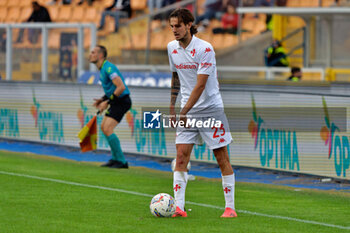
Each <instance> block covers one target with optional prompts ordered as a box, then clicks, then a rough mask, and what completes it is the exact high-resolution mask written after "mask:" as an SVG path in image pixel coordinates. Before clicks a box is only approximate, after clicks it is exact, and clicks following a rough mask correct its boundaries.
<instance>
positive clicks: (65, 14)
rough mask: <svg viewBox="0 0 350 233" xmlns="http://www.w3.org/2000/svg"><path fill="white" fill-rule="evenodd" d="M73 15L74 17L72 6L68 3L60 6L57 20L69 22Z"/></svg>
mask: <svg viewBox="0 0 350 233" xmlns="http://www.w3.org/2000/svg"><path fill="white" fill-rule="evenodd" d="M71 17H72V7H71V6H68V5H63V6H60V10H59V12H58V19H57V20H58V21H59V22H68V21H69V20H70V18H71Z"/></svg>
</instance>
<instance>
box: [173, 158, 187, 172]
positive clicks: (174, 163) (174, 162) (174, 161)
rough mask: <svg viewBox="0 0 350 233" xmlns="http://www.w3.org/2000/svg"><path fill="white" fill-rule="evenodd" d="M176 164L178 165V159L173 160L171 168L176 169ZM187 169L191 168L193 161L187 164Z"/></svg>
mask: <svg viewBox="0 0 350 233" xmlns="http://www.w3.org/2000/svg"><path fill="white" fill-rule="evenodd" d="M175 165H176V159H173V161H172V162H171V170H172V171H174V170H175ZM187 170H188V171H189V170H191V162H190V161H188V164H187Z"/></svg>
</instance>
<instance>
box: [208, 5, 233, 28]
mask: <svg viewBox="0 0 350 233" xmlns="http://www.w3.org/2000/svg"><path fill="white" fill-rule="evenodd" d="M238 20H239V17H238V14H236V9H235V7H234V6H233V5H228V6H227V10H226V13H225V14H224V15H223V16H222V18H221V25H222V27H219V28H214V29H213V33H214V34H219V33H231V34H236V32H237V26H238Z"/></svg>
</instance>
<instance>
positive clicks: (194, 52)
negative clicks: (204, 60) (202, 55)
mask: <svg viewBox="0 0 350 233" xmlns="http://www.w3.org/2000/svg"><path fill="white" fill-rule="evenodd" d="M191 54H192V57H194V55H195V54H196V50H195V49H193V50H192V51H191Z"/></svg>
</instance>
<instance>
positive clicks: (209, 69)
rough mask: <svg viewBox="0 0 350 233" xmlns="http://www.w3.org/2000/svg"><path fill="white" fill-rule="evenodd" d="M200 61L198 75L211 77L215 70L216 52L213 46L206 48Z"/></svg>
mask: <svg viewBox="0 0 350 233" xmlns="http://www.w3.org/2000/svg"><path fill="white" fill-rule="evenodd" d="M199 55H200V59H199V68H198V71H197V74H207V75H211V74H212V73H213V72H214V70H215V65H216V61H215V52H214V49H213V48H212V47H211V46H208V47H206V48H205V49H204V50H203V51H201V53H200V54H199Z"/></svg>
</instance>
